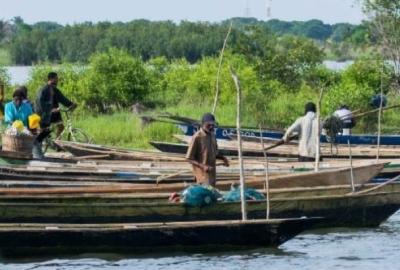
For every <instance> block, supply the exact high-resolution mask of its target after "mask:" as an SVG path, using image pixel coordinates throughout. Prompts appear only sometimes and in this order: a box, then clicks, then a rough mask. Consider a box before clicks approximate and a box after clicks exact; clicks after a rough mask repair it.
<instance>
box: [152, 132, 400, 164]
mask: <svg viewBox="0 0 400 270" xmlns="http://www.w3.org/2000/svg"><path fill="white" fill-rule="evenodd" d="M175 137H176V138H178V139H180V140H181V141H183V142H185V143H189V142H190V140H191V137H188V136H182V135H175ZM157 144H158V142H156V143H155V144H154V146H155V145H157ZM273 144H274V143H273V142H266V143H265V147H268V146H271V145H273ZM161 145H163V146H167V145H168V144H161ZM178 145H179V144H178ZM218 148H219V150H220V151H222V152H223V151H227V152H226V154H228V153H230V154H231V155H232V153H236V154H234V155H237V142H235V141H227V140H218ZM261 149H262V145H261V143H260V142H243V151H244V152H246V155H254V156H257V155H258V156H260V155H263V151H261ZM183 150H184V148H182V147H180V150H179V151H183ZM235 151H236V152H235ZM351 152H352V156H353V158H364V159H365V158H376V155H377V149H376V145H368V146H366V145H353V146H352V149H351ZM321 154H322V156H323V157H326V158H349V148H348V146H343V145H338V146H332V145H330V144H321ZM268 155H270V156H283V157H297V156H298V147H297V145H293V144H285V145H281V146H279V147H277V148H274V149H271V150H268ZM379 155H380V157H382V158H397V157H398V156H400V148H393V147H384V146H381V147H380V150H379Z"/></svg>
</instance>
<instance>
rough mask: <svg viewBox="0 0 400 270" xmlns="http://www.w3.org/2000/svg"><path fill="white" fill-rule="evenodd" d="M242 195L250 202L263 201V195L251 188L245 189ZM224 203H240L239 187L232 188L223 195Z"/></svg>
mask: <svg viewBox="0 0 400 270" xmlns="http://www.w3.org/2000/svg"><path fill="white" fill-rule="evenodd" d="M244 195H245V198H246V201H247V200H250V201H261V200H265V196H264V194H262V193H260V192H258V191H257V190H255V189H252V188H245V190H244ZM224 201H225V202H238V201H240V187H232V189H231V191H229V192H228V193H226V194H225V196H224Z"/></svg>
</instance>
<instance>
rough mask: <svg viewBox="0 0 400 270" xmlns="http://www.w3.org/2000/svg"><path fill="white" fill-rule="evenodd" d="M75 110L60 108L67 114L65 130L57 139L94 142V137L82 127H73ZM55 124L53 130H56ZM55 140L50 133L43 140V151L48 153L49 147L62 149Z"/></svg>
mask: <svg viewBox="0 0 400 270" xmlns="http://www.w3.org/2000/svg"><path fill="white" fill-rule="evenodd" d="M73 110H74V109H69V108H68V109H60V112H61V113H63V114H64V115H65V124H66V125H65V128H64V130H63V131H62V132H61V134H60V135H59V136H58V137H57V138H56V139H55V140H60V139H64V140H66V141H71V142H79V143H93V139H92V138H91V137H90V136H89V135H88V134H86V133H85V132H84V131H83V130H82V129H80V128H75V127H73V125H72V117H71V113H72V112H73ZM54 126H55V125H52V130H51V131H52V132H54ZM55 140H53V139H52V138H51V136H50V135H49V136H48V137H47V138H46V139H45V140H44V141H43V146H42V151H43V153H46V151H47V150H48V148H49V147H50V148H51V149H53V150H55V151H59V150H60V148H59V146H58V145H56V144H55V143H54V141H55Z"/></svg>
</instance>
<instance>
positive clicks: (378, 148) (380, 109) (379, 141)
mask: <svg viewBox="0 0 400 270" xmlns="http://www.w3.org/2000/svg"><path fill="white" fill-rule="evenodd" d="M383 67H384V63H383V62H382V70H381V94H380V102H379V112H378V140H377V148H376V161H379V154H380V153H379V152H380V145H381V129H382V128H381V122H382V105H383Z"/></svg>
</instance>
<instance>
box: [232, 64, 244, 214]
mask: <svg viewBox="0 0 400 270" xmlns="http://www.w3.org/2000/svg"><path fill="white" fill-rule="evenodd" d="M231 75H232V79H233V81H234V83H235V86H236V90H237V102H236V129H237V138H238V158H239V168H240V198H241V208H242V220H247V208H246V196H245V188H246V186H245V179H244V168H243V158H242V136H241V134H240V105H241V91H240V81H239V78H238V77H237V75H236V73H235V71H234V70H233V69H232V68H231Z"/></svg>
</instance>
